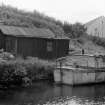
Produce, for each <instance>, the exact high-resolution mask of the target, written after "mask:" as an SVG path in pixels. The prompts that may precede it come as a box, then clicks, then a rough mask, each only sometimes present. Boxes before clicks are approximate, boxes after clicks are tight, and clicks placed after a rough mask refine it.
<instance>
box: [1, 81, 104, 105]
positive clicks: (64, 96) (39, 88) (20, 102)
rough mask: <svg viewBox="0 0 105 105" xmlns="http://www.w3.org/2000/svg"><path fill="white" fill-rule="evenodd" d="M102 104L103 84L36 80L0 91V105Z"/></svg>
mask: <svg viewBox="0 0 105 105" xmlns="http://www.w3.org/2000/svg"><path fill="white" fill-rule="evenodd" d="M43 104H44V105H104V104H105V84H103V85H101V84H100V85H90V86H78V87H76V86H75V87H72V86H66V85H55V84H51V83H48V82H36V83H35V84H33V86H31V87H29V88H25V89H24V88H19V89H12V90H5V91H2V90H1V91H0V105H43Z"/></svg>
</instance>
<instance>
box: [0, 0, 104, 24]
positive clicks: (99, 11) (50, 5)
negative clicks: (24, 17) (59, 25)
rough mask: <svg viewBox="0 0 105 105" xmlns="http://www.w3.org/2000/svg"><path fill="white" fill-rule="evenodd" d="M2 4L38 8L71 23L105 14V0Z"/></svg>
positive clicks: (17, 0) (31, 0)
mask: <svg viewBox="0 0 105 105" xmlns="http://www.w3.org/2000/svg"><path fill="white" fill-rule="evenodd" d="M0 4H1V5H2V4H5V5H10V6H13V7H17V8H18V9H22V10H26V11H34V10H37V11H39V12H41V13H43V14H45V15H48V16H50V17H54V18H55V19H58V20H61V21H63V22H64V21H67V22H69V23H75V22H81V23H86V22H88V21H90V20H92V19H95V18H97V17H99V16H105V0H0Z"/></svg>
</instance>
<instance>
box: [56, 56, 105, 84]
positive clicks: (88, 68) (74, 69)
mask: <svg viewBox="0 0 105 105" xmlns="http://www.w3.org/2000/svg"><path fill="white" fill-rule="evenodd" d="M54 81H55V83H57V84H67V85H82V84H94V83H103V82H105V56H104V55H87V54H83V55H82V54H79V55H72V56H66V57H62V58H58V59H57V60H56V67H55V70H54Z"/></svg>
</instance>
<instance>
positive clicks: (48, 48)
mask: <svg viewBox="0 0 105 105" xmlns="http://www.w3.org/2000/svg"><path fill="white" fill-rule="evenodd" d="M52 50H53V43H52V42H51V41H48V42H47V51H49V52H50V51H52Z"/></svg>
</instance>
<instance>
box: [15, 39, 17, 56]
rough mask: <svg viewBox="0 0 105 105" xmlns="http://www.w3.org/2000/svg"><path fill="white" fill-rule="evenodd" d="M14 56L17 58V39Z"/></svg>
mask: <svg viewBox="0 0 105 105" xmlns="http://www.w3.org/2000/svg"><path fill="white" fill-rule="evenodd" d="M15 55H16V56H17V38H16V39H15Z"/></svg>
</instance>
